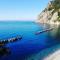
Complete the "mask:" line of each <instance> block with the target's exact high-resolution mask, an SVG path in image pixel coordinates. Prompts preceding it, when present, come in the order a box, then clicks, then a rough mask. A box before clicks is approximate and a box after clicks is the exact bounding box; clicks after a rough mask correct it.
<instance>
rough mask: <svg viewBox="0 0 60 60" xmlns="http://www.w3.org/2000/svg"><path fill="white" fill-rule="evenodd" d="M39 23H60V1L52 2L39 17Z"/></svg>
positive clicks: (54, 0) (53, 0)
mask: <svg viewBox="0 0 60 60" xmlns="http://www.w3.org/2000/svg"><path fill="white" fill-rule="evenodd" d="M36 22H39V23H58V22H60V0H52V1H50V2H49V3H48V6H47V7H46V8H45V9H44V10H43V11H42V12H41V13H40V14H39V15H38V18H37V21H36Z"/></svg>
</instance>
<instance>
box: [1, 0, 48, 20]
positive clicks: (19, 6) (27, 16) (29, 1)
mask: <svg viewBox="0 0 60 60" xmlns="http://www.w3.org/2000/svg"><path fill="white" fill-rule="evenodd" d="M48 2H49V0H0V21H1V20H2V21H4V20H19V21H20V20H23V21H24V20H30V21H32V20H35V19H36V18H37V15H38V14H39V13H40V12H41V11H42V10H43V9H44V8H45V7H46V6H47V4H48Z"/></svg>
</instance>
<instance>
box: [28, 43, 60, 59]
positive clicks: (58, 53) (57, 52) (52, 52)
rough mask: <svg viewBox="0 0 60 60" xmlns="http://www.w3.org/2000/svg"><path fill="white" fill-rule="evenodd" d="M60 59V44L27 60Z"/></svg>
mask: <svg viewBox="0 0 60 60" xmlns="http://www.w3.org/2000/svg"><path fill="white" fill-rule="evenodd" d="M58 58H59V59H60V44H58V45H55V46H52V47H50V48H46V49H44V50H42V51H40V52H39V53H37V54H35V55H32V56H31V57H30V58H28V59H27V60H59V59H58Z"/></svg>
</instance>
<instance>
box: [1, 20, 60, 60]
mask: <svg viewBox="0 0 60 60" xmlns="http://www.w3.org/2000/svg"><path fill="white" fill-rule="evenodd" d="M51 27H54V29H53V30H52V31H49V32H44V33H41V34H39V35H35V33H36V32H37V31H42V30H44V29H47V28H51ZM17 35H21V36H22V39H21V40H19V41H17V42H13V43H9V44H7V45H6V46H4V47H3V48H5V50H6V49H8V50H9V52H5V54H3V53H2V54H1V56H0V60H26V59H27V58H28V57H29V56H32V54H36V53H38V52H40V51H41V50H43V49H45V48H49V47H51V46H54V45H56V44H59V43H60V26H52V25H47V24H46V25H43V24H36V23H34V22H19V21H18V22H16V21H14V22H10V21H9V22H0V40H4V39H9V38H12V37H15V36H17Z"/></svg>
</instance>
